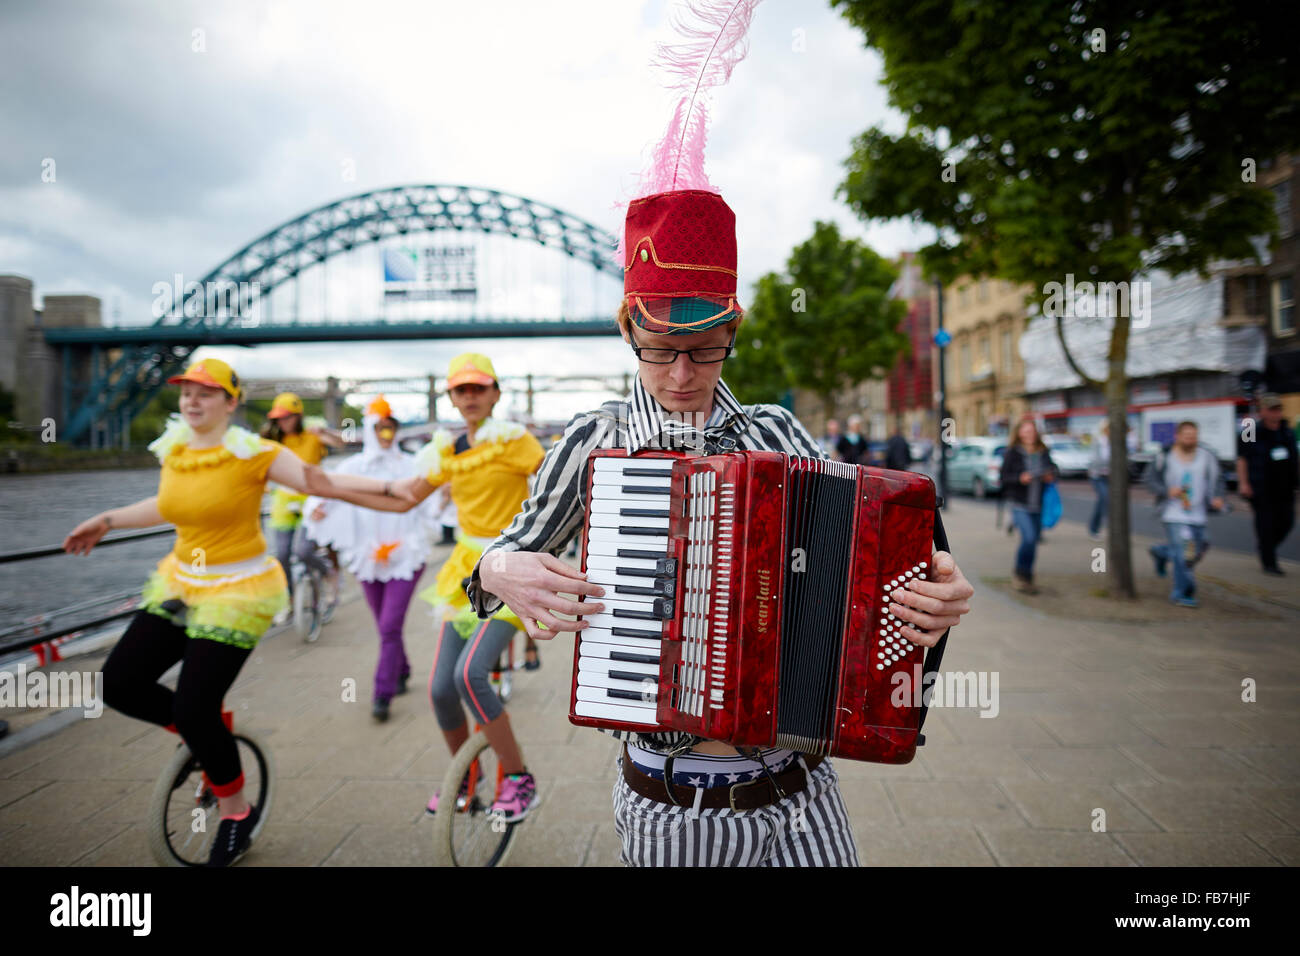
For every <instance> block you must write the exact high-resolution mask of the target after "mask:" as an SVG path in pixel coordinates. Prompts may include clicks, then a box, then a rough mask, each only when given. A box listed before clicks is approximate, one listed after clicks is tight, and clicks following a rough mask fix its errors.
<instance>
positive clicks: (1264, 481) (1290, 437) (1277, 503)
mask: <svg viewBox="0 0 1300 956" xmlns="http://www.w3.org/2000/svg"><path fill="white" fill-rule="evenodd" d="M1247 438H1253V441H1247ZM1297 487H1300V463H1298V462H1297V457H1296V438H1295V434H1294V433H1293V432H1292V431H1291V429H1290V428H1289V427H1288V425H1287V423H1286V421H1284V420H1283V418H1282V400H1281V399H1280V398H1278V397H1277V396H1276V395H1274V394H1272V393H1269V392H1266V393H1264V394H1262V395H1260V396H1259V418H1258V420H1257V421H1256V422H1255V429H1254V434H1253V435H1251V432H1250V430H1249V428H1247V429H1245V430H1243V433H1242V435H1241V437H1240V438H1239V439H1238V441H1237V490H1238V492H1239V493H1240V494H1241V496H1242V497H1243V498H1245V499H1247V500H1248V501H1249V502H1250V506H1251V508H1253V509H1254V511H1255V539H1256V542H1257V544H1258V547H1259V560H1260V563H1261V564H1263V566H1264V573H1265V574H1276V575H1281V574H1282V573H1283V571H1282V569H1281V568H1280V567H1278V564H1277V549H1278V545H1280V544H1281V543H1282V541H1283V540H1284V539H1285V538H1286V536H1287V534H1288V532H1290V530H1291V527H1292V525H1294V524H1295V492H1296V488H1297Z"/></svg>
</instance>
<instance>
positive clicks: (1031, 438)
mask: <svg viewBox="0 0 1300 956" xmlns="http://www.w3.org/2000/svg"><path fill="white" fill-rule="evenodd" d="M1059 474H1060V471H1059V469H1057V467H1056V465H1055V464H1054V463H1053V462H1052V455H1051V452H1049V451H1048V449H1047V445H1046V443H1045V442H1044V441H1043V436H1042V434H1041V433H1040V432H1039V430H1038V425H1037V424H1036V423H1035V422H1034V419H1033V417H1032V416H1030V415H1025V416H1023V417H1022V418H1021V419H1020V422H1019V424H1017V425H1016V437H1015V441H1013V442H1012V443H1011V445H1010V446H1009V447H1008V448H1007V453H1006V455H1005V456H1004V457H1003V459H1002V493H1003V494H1004V495H1005V496H1006V497H1007V498H1008V499H1009V500H1010V501H1011V504H1012V508H1011V521H1012V524H1013V525H1014V526H1015V528H1016V530H1017V531H1019V532H1020V546H1019V547H1018V548H1017V549H1016V566H1015V570H1014V571H1013V572H1012V578H1011V583H1012V586H1013V587H1014V588H1015V589H1016V590H1017V591H1023V592H1024V593H1026V594H1037V593H1038V587H1037V586H1036V585H1035V584H1034V556H1035V555H1036V554H1037V552H1038V543H1039V541H1040V540H1041V539H1042V536H1043V486H1044V485H1047V484H1051V483H1052V482H1054V481H1056V479H1057V477H1058V476H1059Z"/></svg>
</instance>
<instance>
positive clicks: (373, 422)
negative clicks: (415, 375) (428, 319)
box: [303, 395, 440, 722]
mask: <svg viewBox="0 0 1300 956" xmlns="http://www.w3.org/2000/svg"><path fill="white" fill-rule="evenodd" d="M362 423H363V432H362V451H361V454H359V455H353V456H352V457H351V458H348V459H347V460H345V461H344V462H343V463H342V464H341V465H339V467H338V468H337V469H335V471H334V474H336V475H345V474H346V475H368V476H370V477H372V478H382V479H391V480H395V479H398V478H409V477H410V476H411V475H414V474H416V471H417V467H418V466H417V465H416V459H415V456H414V455H412V454H408V453H406V452H404V451H402V449H401V448H400V447H398V445H397V428H398V421H397V419H396V418H394V417H393V410H392V407H391V406H390V405H389V404H388V401H387V400H386V399H385V398H384V397H383V396H382V395H381V396H379V398H377V399H375V400H374V401H373V402H371V403H370V405H369V406H367V408H366V413H365V417H364V419H363V421H362ZM434 504H435V502H434V501H432V500H430V501H428V502H427V503H426V504H425V505H422V506H421V507H420V508H418V509H416V510H415V511H413V512H410V513H407V514H401V513H395V512H380V511H372V510H370V509H369V508H359V507H356V506H354V505H349V504H347V503H345V502H339V501H334V502H327V501H325V500H323V499H321V498H316V497H311V498H308V499H307V502H306V504H305V505H304V506H303V512H304V514H305V517H304V519H303V529H304V530H305V531H306V533H307V534H308V535H310V536H311V537H312V538H313V539H314V540H316V541H319V542H320V543H322V544H326V545H332V546H333V547H335V548H337V549H338V552H339V556H340V557H341V558H342V561H343V566H344V567H346V568H347V569H348V570H349V571H351V572H352V573H353V574H354V575H355V576H356V578H357V580H358V581H360V582H361V589H362V591H363V592H364V593H365V596H366V602H367V603H368V604H369V605H370V611H371V613H372V614H373V615H374V618H375V626H376V628H377V629H378V630H379V663H378V665H377V666H376V668H375V682H374V697H373V703H372V705H371V715H372V716H373V717H374V718H375V719H376V720H378V721H381V722H382V721H385V720H387V719H388V713H389V703H390V702H391V701H392V699H393V697H394V696H396V695H397V694H404V693H406V681H407V679H408V678H409V677H410V676H411V663H410V661H409V660H408V659H407V656H406V647H405V644H404V642H403V639H402V628H403V622H404V621H405V619H406V608H407V606H408V605H409V604H410V602H411V597H412V595H413V594H414V593H415V585H416V582H417V581H419V580H420V575H421V574H422V573H423V571H424V562H425V558H426V556H427V555H428V553H429V550H430V548H431V547H432V544H433V539H434V537H435V536H436V535H437V533H438V531H439V530H440V529H439V527H438V514H437V512H436V511H435V510H434V509H433V507H432V506H433V505H434Z"/></svg>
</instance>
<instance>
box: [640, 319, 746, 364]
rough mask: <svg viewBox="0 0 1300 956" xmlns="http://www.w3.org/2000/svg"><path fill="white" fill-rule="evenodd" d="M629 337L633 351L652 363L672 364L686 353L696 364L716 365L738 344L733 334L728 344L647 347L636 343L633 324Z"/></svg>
mask: <svg viewBox="0 0 1300 956" xmlns="http://www.w3.org/2000/svg"><path fill="white" fill-rule="evenodd" d="M627 336H628V339H629V340H630V341H631V343H632V351H633V352H634V353H636V357H637V358H639V359H640V360H641V361H642V362H647V363H649V364H650V365H672V364H673V363H674V362H676V361H677V356H679V355H685V356H686V357H687V358H689V359H690V360H691V361H692V362H694V363H695V364H696V365H716V364H717V363H719V362H722V361H724V360H725V359H726V358H727V356H729V355H730V354H731V350H732V349H733V348H735V345H736V334H735V333H734V332H733V333H732V334H731V341H730V342H728V343H727V344H726V345H714V346H710V347H708V348H702V349H658V348H656V349H647V348H642V347H641V346H639V345H637V344H636V338H635V337H634V336H633V335H632V326H631V325H629V326H628V329H627Z"/></svg>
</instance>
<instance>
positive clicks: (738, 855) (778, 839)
mask: <svg viewBox="0 0 1300 956" xmlns="http://www.w3.org/2000/svg"><path fill="white" fill-rule="evenodd" d="M622 760H623V758H622V757H620V758H619V770H620V773H619V774H618V779H617V780H616V782H615V784H614V832H616V833H617V834H618V838H619V840H621V841H622V844H623V850H622V853H620V854H619V859H620V860H621V861H622V863H623V864H624V865H625V866H858V865H859V863H858V850H857V847H856V846H855V845H854V843H853V831H852V829H851V828H850V826H849V815H848V812H847V811H846V810H845V809H844V801H843V799H842V798H841V797H840V789H839V776H838V775H837V774H836V773H835V768H833V767H832V766H831V762H830V761H829V760H824V761H822V763H821V764H819V765H818V766H817V768H816V769H815V770H814V771H813V772H812V777H811V779H810V780H809V782H808V785H807V786H806V787H805V788H804V789H803V791H802V792H801V793H797V794H795V795H793V796H791V797H787V798H786V799H784V800H781V801H779V802H777V803H774V804H772V805H771V806H770V807H762V808H760V809H758V810H745V811H733V810H731V809H728V808H722V809H718V810H700V811H698V812H697V811H695V810H693V809H692V808H690V807H674V806H671V805H669V804H665V803H658V802H657V801H654V800H650V799H648V798H646V797H643V796H641V795H640V794H638V793H636V792H634V791H633V790H632V788H630V787H629V786H628V785H627V782H626V781H625V780H624V779H623V774H622V772H621V771H622Z"/></svg>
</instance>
